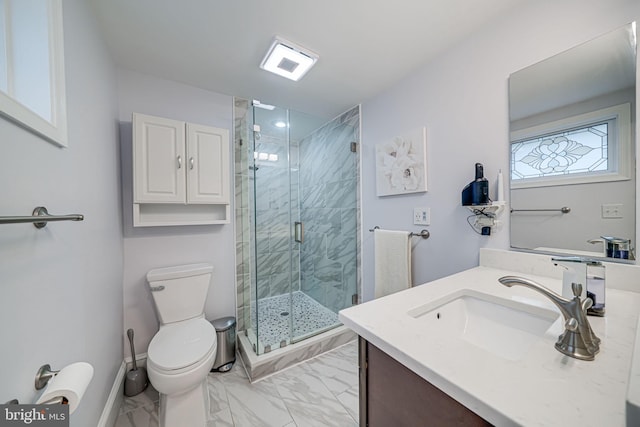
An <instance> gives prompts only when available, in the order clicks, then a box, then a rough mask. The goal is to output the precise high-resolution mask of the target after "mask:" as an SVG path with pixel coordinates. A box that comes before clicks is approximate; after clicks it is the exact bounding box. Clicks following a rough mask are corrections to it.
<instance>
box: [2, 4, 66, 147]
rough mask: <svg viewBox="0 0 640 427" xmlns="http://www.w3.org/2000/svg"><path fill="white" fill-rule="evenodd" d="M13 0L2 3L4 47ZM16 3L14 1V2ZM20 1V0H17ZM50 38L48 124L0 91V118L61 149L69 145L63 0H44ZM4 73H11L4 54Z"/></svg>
mask: <svg viewBox="0 0 640 427" xmlns="http://www.w3.org/2000/svg"><path fill="white" fill-rule="evenodd" d="M11 1H12V0H5V20H6V22H5V23H4V28H6V29H8V30H6V34H5V36H6V40H7V43H6V44H7V46H9V45H10V40H11V30H10V29H9V28H10V26H9V25H8V23H9V19H10V15H9V14H8V13H6V12H7V11H9V8H10V7H11ZM13 1H16V0H13ZM18 1H19V0H18ZM47 15H48V23H49V28H48V39H49V82H50V99H49V101H50V103H51V121H48V120H46V119H44V118H43V117H41V116H40V115H38V114H36V113H35V112H33V111H32V110H30V109H29V108H28V107H26V106H25V105H23V104H22V103H21V102H20V101H18V100H16V99H15V98H14V97H12V96H10V95H9V94H7V93H5V92H4V91H2V90H0V115H2V116H3V117H5V118H7V119H9V120H11V121H12V122H14V123H16V124H18V125H20V126H21V127H23V128H25V129H27V130H29V131H31V132H33V133H35V134H37V135H38V136H40V137H42V138H44V139H45V140H47V141H49V142H52V143H54V144H55V145H58V146H60V147H67V146H68V135H67V107H66V105H67V102H66V86H65V75H64V49H63V46H64V37H63V32H62V0H47ZM6 60H7V73H8V74H9V75H10V74H11V73H12V71H11V70H13V64H12V58H11V54H10V53H7V58H6Z"/></svg>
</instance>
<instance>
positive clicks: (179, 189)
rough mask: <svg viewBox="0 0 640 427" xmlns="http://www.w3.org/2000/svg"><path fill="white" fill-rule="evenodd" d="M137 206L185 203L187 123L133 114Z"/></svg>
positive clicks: (135, 200)
mask: <svg viewBox="0 0 640 427" xmlns="http://www.w3.org/2000/svg"><path fill="white" fill-rule="evenodd" d="M133 129H134V140H133V162H134V191H133V199H134V202H135V203H185V202H186V186H185V173H184V170H185V167H187V165H186V161H187V159H185V139H184V122H180V121H177V120H170V119H164V118H161V117H153V116H147V115H143V114H134V116H133Z"/></svg>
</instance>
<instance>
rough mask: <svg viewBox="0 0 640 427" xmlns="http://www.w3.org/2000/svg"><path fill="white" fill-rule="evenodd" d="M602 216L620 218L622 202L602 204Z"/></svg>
mask: <svg viewBox="0 0 640 427" xmlns="http://www.w3.org/2000/svg"><path fill="white" fill-rule="evenodd" d="M602 218H622V203H612V204H607V205H602Z"/></svg>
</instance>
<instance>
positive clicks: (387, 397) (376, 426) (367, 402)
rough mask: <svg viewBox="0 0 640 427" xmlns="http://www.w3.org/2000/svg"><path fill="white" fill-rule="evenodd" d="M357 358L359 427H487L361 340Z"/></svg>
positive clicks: (445, 395)
mask: <svg viewBox="0 0 640 427" xmlns="http://www.w3.org/2000/svg"><path fill="white" fill-rule="evenodd" d="M359 354H360V356H359V359H360V361H359V365H360V426H363V427H364V426H369V427H388V426H394V427H401V426H407V427H408V426H411V427H413V426H415V427H430V426H433V427H441V426H447V427H453V426H459V427H476V426H477V427H480V426H490V425H491V424H490V423H488V422H487V421H486V420H484V419H483V418H481V417H480V416H478V415H477V414H475V413H474V412H472V411H471V410H469V409H468V408H467V407H465V406H464V405H462V404H460V403H459V402H457V401H456V400H455V399H453V398H452V397H450V396H449V395H447V394H445V393H443V392H442V391H440V389H438V388H437V387H435V386H434V385H433V384H431V383H430V382H428V381H426V380H424V379H423V378H422V377H420V376H418V375H416V374H415V373H414V372H413V371H411V370H410V369H409V368H407V367H406V366H404V365H403V364H401V363H399V362H398V361H396V360H395V359H394V358H392V357H391V356H389V355H388V354H386V353H385V352H383V351H382V350H380V349H379V348H377V347H376V346H374V345H372V344H371V343H369V342H367V341H366V340H364V339H362V338H360V350H359Z"/></svg>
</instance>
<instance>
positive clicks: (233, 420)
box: [114, 340, 358, 427]
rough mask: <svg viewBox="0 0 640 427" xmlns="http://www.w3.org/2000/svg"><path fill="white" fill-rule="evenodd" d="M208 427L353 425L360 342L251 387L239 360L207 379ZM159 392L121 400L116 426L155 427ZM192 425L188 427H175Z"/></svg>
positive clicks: (293, 367) (356, 402) (354, 423)
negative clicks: (228, 369) (224, 370)
mask: <svg viewBox="0 0 640 427" xmlns="http://www.w3.org/2000/svg"><path fill="white" fill-rule="evenodd" d="M208 382H209V397H210V400H211V411H210V414H209V421H208V423H207V427H218V426H221V427H224V426H235V427H261V426H274V427H296V426H297V427H303V426H304V427H306V426H310V427H314V426H318V427H328V426H331V427H342V426H345V427H357V426H358V344H357V341H355V340H354V341H351V342H349V343H348V344H345V345H343V346H341V347H338V348H336V349H334V350H332V351H330V352H327V353H324V354H322V355H320V356H317V357H315V358H313V359H310V360H307V361H305V362H303V363H300V364H298V365H295V366H292V367H291V368H288V369H286V370H283V371H280V372H277V373H275V374H273V375H271V376H269V377H266V378H264V379H261V380H259V381H257V382H254V383H253V384H251V383H250V382H249V380H248V378H247V375H246V373H245V371H244V367H243V366H242V362H241V361H240V358H239V357H238V359H237V362H236V363H235V364H234V366H233V369H232V370H231V371H229V372H227V373H211V374H210V375H209V377H208ZM157 426H158V393H157V392H156V391H155V390H153V388H152V387H149V388H148V389H147V390H145V392H144V393H141V394H139V395H138V396H134V397H131V398H128V397H125V399H124V402H123V404H122V407H121V408H120V414H119V416H118V418H117V420H116V423H115V425H114V427H157ZM175 427H190V426H175Z"/></svg>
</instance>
